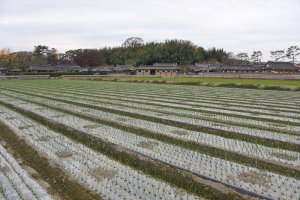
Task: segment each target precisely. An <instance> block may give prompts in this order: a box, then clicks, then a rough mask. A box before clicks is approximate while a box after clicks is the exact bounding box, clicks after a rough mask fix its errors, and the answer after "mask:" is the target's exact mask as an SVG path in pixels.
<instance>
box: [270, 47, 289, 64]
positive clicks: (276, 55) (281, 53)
mask: <svg viewBox="0 0 300 200" xmlns="http://www.w3.org/2000/svg"><path fill="white" fill-rule="evenodd" d="M270 53H271V57H272V58H273V60H274V61H275V62H278V61H280V60H281V59H283V58H284V57H285V54H284V50H276V51H271V52H270Z"/></svg>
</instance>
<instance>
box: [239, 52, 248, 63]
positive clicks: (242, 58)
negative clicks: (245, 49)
mask: <svg viewBox="0 0 300 200" xmlns="http://www.w3.org/2000/svg"><path fill="white" fill-rule="evenodd" d="M236 58H237V59H238V60H240V61H248V60H249V56H248V54H247V53H238V54H237V55H236Z"/></svg>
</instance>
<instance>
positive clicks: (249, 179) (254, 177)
mask: <svg viewBox="0 0 300 200" xmlns="http://www.w3.org/2000/svg"><path fill="white" fill-rule="evenodd" d="M239 179H240V180H241V181H244V182H246V183H252V184H258V185H261V186H265V187H268V186H269V184H270V180H269V177H268V176H267V175H266V174H262V173H259V172H256V171H250V172H244V173H241V174H240V175H239Z"/></svg>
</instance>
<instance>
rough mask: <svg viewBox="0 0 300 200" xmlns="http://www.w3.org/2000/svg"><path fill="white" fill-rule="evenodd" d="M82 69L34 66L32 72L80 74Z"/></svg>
mask: <svg viewBox="0 0 300 200" xmlns="http://www.w3.org/2000/svg"><path fill="white" fill-rule="evenodd" d="M79 70H80V67H79V66H78V65H56V66H51V65H33V66H30V67H29V69H28V71H30V72H78V71H79Z"/></svg>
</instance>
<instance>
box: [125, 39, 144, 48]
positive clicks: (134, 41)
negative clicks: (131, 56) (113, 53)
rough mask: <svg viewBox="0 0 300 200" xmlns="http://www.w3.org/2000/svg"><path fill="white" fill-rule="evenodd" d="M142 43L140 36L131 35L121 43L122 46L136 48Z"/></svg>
mask: <svg viewBox="0 0 300 200" xmlns="http://www.w3.org/2000/svg"><path fill="white" fill-rule="evenodd" d="M143 45H144V40H143V39H142V38H140V37H131V38H128V39H126V40H125V42H124V43H123V44H122V47H124V48H132V49H136V48H139V47H142V46H143Z"/></svg>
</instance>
